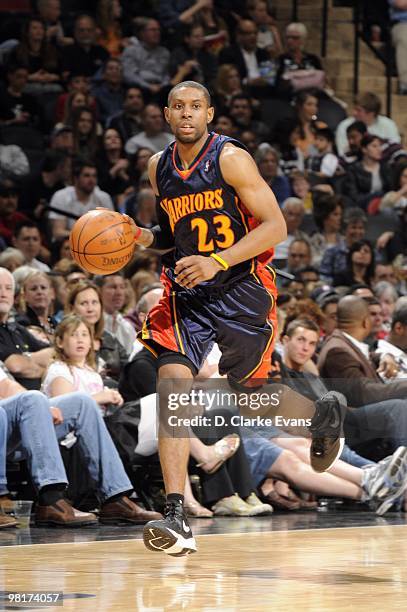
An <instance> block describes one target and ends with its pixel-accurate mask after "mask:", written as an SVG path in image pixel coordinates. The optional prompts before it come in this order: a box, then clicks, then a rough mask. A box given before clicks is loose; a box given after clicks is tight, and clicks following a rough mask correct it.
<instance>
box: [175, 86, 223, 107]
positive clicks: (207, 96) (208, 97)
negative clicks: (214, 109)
mask: <svg viewBox="0 0 407 612" xmlns="http://www.w3.org/2000/svg"><path fill="white" fill-rule="evenodd" d="M184 87H185V88H189V89H197V90H198V91H200V92H201V93H202V94H203V95H204V98H205V100H206V102H207V104H208V106H212V102H211V94H210V93H209V91H208V89H207V88H206V87H205V85H202V84H201V83H198V82H197V81H182V82H181V83H178V84H177V85H174V87H173V88H172V89H171V91H170V93H169V94H168V99H167V105H168V106H169V105H170V104H171V98H172V96H173V95H174V94H175V92H176V91H178V89H182V88H184Z"/></svg>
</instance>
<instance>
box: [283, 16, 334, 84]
mask: <svg viewBox="0 0 407 612" xmlns="http://www.w3.org/2000/svg"><path fill="white" fill-rule="evenodd" d="M307 36H308V31H307V28H306V27H305V25H304V24H303V23H290V24H289V25H288V26H287V27H286V30H285V42H286V52H285V53H282V54H281V55H280V56H279V57H278V67H277V86H278V87H279V88H281V89H282V90H286V91H287V90H288V91H289V92H290V93H291V92H292V91H293V90H295V87H294V85H293V84H292V79H295V77H296V75H295V73H296V72H297V73H298V74H300V73H299V72H298V71H303V70H307V71H313V73H314V78H313V85H312V86H313V87H317V86H319V88H321V89H322V88H323V86H324V79H323V76H324V75H323V72H322V64H321V60H320V59H319V57H317V56H316V55H313V54H312V53H307V52H306V51H305V46H306V42H307ZM308 74H309V75H310V73H308ZM309 81H310V79H308V83H309ZM309 86H310V85H308V87H309Z"/></svg>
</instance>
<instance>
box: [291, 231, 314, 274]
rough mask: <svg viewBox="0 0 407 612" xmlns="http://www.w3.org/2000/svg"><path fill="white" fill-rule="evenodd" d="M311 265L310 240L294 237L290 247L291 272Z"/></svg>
mask: <svg viewBox="0 0 407 612" xmlns="http://www.w3.org/2000/svg"><path fill="white" fill-rule="evenodd" d="M309 265H311V246H310V243H309V241H308V240H305V239H303V238H294V240H293V241H292V242H291V244H290V246H289V247H288V256H287V268H286V271H287V272H289V273H290V274H293V273H295V272H298V271H299V270H300V268H303V267H304V266H309Z"/></svg>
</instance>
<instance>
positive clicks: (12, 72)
mask: <svg viewBox="0 0 407 612" xmlns="http://www.w3.org/2000/svg"><path fill="white" fill-rule="evenodd" d="M6 79H7V87H6V90H5V91H2V94H1V96H0V123H2V124H3V125H16V126H18V125H35V124H36V123H37V122H38V106H37V103H36V101H35V98H34V97H33V96H31V95H30V94H28V93H25V89H26V85H27V83H28V69H27V68H26V67H25V66H23V65H20V64H8V65H7V66H6Z"/></svg>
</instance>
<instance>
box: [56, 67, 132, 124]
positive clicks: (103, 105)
mask: <svg viewBox="0 0 407 612" xmlns="http://www.w3.org/2000/svg"><path fill="white" fill-rule="evenodd" d="M91 92H92V95H93V96H95V99H96V101H97V107H98V118H99V119H100V121H101V122H102V124H103V125H105V124H106V122H107V120H108V119H109V117H111V116H113V115H116V114H117V113H119V112H121V110H122V107H123V101H124V93H125V92H124V87H123V70H122V65H121V62H120V60H119V59H117V58H110V59H109V60H107V62H106V64H105V65H104V68H103V73H102V78H101V79H100V80H97V81H95V83H94V85H93V87H92V89H91ZM65 123H66V122H65Z"/></svg>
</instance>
